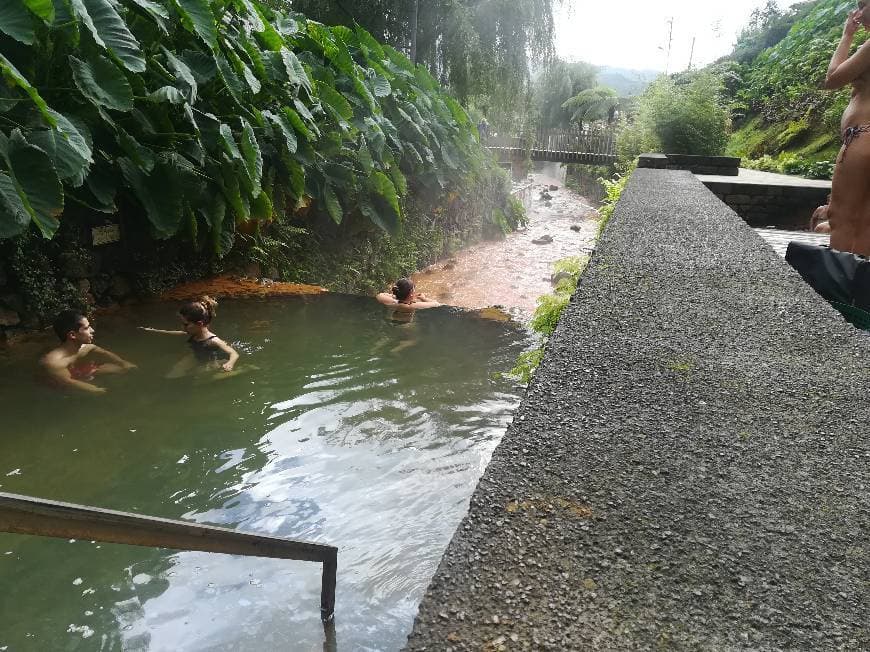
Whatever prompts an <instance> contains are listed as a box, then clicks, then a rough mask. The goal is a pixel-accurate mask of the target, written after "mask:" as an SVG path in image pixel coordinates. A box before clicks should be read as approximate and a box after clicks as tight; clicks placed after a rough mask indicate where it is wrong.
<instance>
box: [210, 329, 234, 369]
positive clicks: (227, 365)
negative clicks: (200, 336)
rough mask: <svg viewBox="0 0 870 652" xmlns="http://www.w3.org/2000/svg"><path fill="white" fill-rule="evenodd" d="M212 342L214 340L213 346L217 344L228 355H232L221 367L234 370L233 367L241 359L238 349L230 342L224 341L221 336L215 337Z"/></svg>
mask: <svg viewBox="0 0 870 652" xmlns="http://www.w3.org/2000/svg"><path fill="white" fill-rule="evenodd" d="M212 342H213V344H212V346H216V347H217V348H219V349H220V350H221V351H223V352H224V353H226V354H227V355H228V356H230V359H229V360H227V361H226V362H224V363H223V364H222V365H221V369H223V370H224V371H232V370H233V367H234V366H235V364H236V362H237V361H238V359H239V354H238V353H237V352H236V350H235V349H234V348H233V347H231V346H230V345H229V344H227V343H226V342H224V341H223V340H222V339H221V338H219V337H216V338H215V339H213V340H212Z"/></svg>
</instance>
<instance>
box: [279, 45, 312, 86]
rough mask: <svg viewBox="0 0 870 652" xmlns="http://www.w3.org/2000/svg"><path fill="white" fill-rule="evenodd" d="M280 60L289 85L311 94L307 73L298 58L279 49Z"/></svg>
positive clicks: (289, 52) (287, 51) (285, 50)
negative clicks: (299, 87)
mask: <svg viewBox="0 0 870 652" xmlns="http://www.w3.org/2000/svg"><path fill="white" fill-rule="evenodd" d="M281 60H282V61H283V62H284V69H285V70H286V72H287V77H288V78H289V80H290V83H291V84H295V85H297V86H302V87H303V88H304V89H305V90H307V91H308V92H309V93H310V92H311V80H310V79H309V78H308V73H307V72H305V68H304V67H303V65H302V63H301V62H300V61H299V58H298V57H297V56H296V55H295V54H293V52H292V51H290V50H288V49H287V48H281Z"/></svg>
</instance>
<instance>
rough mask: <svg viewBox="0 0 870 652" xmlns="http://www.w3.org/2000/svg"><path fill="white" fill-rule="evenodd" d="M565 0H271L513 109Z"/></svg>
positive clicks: (473, 96) (470, 95)
mask: <svg viewBox="0 0 870 652" xmlns="http://www.w3.org/2000/svg"><path fill="white" fill-rule="evenodd" d="M565 1H566V0H487V2H480V1H479V0H429V1H426V2H424V1H422V0H356V1H354V2H346V1H342V0H293V2H292V3H288V2H287V0H271V2H272V3H273V4H277V5H282V4H283V5H286V4H292V6H293V8H294V9H295V10H297V11H301V12H302V13H304V14H306V15H307V16H310V17H311V18H313V19H315V20H319V21H321V22H323V23H326V24H328V25H335V24H339V25H347V26H353V24H354V21H356V22H358V23H359V24H360V25H362V26H363V27H364V28H366V29H367V30H368V31H369V32H371V34H372V35H374V36H375V38H377V39H379V40H381V41H383V42H386V43H389V44H391V45H392V46H393V47H395V48H397V49H399V50H401V51H403V52H407V53H411V51H412V49H414V47H415V46H416V47H415V51H414V54H413V55H412V56H415V57H416V59H415V62H416V63H420V64H422V65H424V66H426V67H427V69H428V70H429V71H430V72H431V73H432V74H433V75H434V76H436V78H437V79H438V80H439V81H441V82H442V83H444V84H446V85H447V86H448V87H449V88H450V90H451V91H452V92H453V93H454V94H455V95H456V96H457V97H459V99H460V100H461V101H462V102H463V103H466V102H469V101H473V102H474V103H475V104H476V105H477V106H480V107H482V108H486V109H488V111H489V112H490V119H491V120H492V119H493V118H495V117H496V116H494V115H493V113H496V112H497V111H498V109H499V107H501V108H503V109H508V110H509V109H513V108H514V107H515V104H516V102H517V101H518V100H519V99H520V98H521V97H522V96H523V95H524V94H525V90H526V89H525V85H526V82H527V80H528V76H529V63H530V62H537V61H546V60H548V59H549V58H550V56H551V55H552V52H553V34H554V22H553V7H554V5H555V4H556V3H557V2H558V3H560V4H561V3H563V2H565Z"/></svg>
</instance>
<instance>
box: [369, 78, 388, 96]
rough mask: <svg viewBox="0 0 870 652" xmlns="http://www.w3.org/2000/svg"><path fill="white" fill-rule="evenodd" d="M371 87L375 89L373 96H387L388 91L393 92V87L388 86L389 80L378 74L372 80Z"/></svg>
mask: <svg viewBox="0 0 870 652" xmlns="http://www.w3.org/2000/svg"><path fill="white" fill-rule="evenodd" d="M372 88H373V89H374V91H375V97H387V96H389V95H390V93H392V92H393V89H392V87H391V86H390V82H388V81H387V80H386V79H384V78H383V77H381V76H380V75H378V76H376V77H375V79H374V81H373V82H372Z"/></svg>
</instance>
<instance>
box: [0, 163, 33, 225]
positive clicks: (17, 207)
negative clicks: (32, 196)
mask: <svg viewBox="0 0 870 652" xmlns="http://www.w3.org/2000/svg"><path fill="white" fill-rule="evenodd" d="M28 224H30V214H29V213H28V212H27V211H26V210H25V208H24V204H22V203H21V198H20V197H19V196H18V192H17V191H16V189H15V182H14V181H12V179H11V177H9V176H8V175H7V174H5V173H3V172H0V239H2V238H11V237H13V236H16V235H18V234H19V233H21V232H22V231H24V229H26V228H27V225H28Z"/></svg>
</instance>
